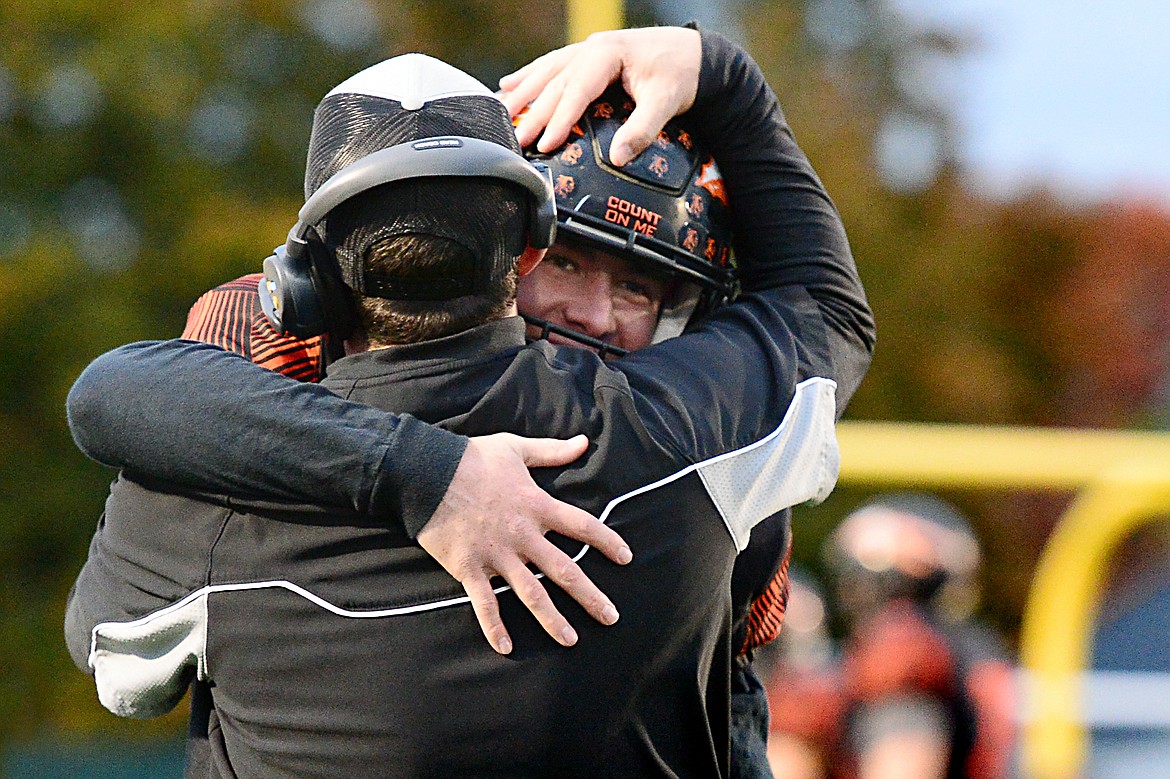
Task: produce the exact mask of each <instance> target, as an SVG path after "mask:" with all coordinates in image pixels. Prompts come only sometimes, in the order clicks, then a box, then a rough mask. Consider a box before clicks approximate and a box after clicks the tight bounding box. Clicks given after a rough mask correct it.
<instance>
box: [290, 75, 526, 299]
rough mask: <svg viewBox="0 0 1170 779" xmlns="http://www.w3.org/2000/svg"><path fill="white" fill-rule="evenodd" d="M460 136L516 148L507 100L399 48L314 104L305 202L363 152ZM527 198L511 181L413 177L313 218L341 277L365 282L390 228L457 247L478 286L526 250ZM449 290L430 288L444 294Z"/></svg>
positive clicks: (362, 287) (353, 283) (357, 284)
mask: <svg viewBox="0 0 1170 779" xmlns="http://www.w3.org/2000/svg"><path fill="white" fill-rule="evenodd" d="M443 135H460V136H465V137H470V138H477V139H480V140H484V141H489V142H492V143H496V144H499V145H500V146H503V147H505V148H507V149H510V150H511V151H513V152H515V153H516V154H520V147H519V144H518V143H517V141H516V135H515V132H514V130H513V128H512V122H511V119H510V117H509V115H508V111H507V109H506V108H505V107H504V104H503V103H502V102H500V100H499V99H498V98H496V96H495V95H494V94H492V92H491V90H489V89H488V88H487V87H486V86H484V85H483V84H482V83H480V82H479V81H478V80H476V79H475V78H473V77H472V76H469V75H468V74H466V73H464V72H463V71H461V70H459V69H457V68H454V67H452V66H451V65H448V64H446V63H445V62H441V61H440V60H437V59H434V58H433V57H428V56H426V55H424V54H404V55H402V56H399V57H394V58H392V59H388V60H385V61H383V62H380V63H378V64H377V65H373V66H371V67H369V68H367V69H365V70H363V71H361V72H360V73H357V74H355V75H353V76H351V77H350V78H348V79H346V80H345V81H343V82H341V83H340V84H338V85H337V86H336V87H334V88H333V89H332V90H331V91H330V92H329V94H327V95H326V96H325V97H324V99H322V100H321V102H320V104H319V105H318V106H317V110H316V112H315V113H314V115H313V131H312V135H311V137H310V139H309V154H308V161H307V164H306V166H305V197H306V199H308V198H309V197H310V196H312V194H313V193H314V192H316V191H317V189H318V188H319V187H320V186H321V185H322V184H324V183H325V182H326V181H327V180H328V179H329V178H330V177H331V176H332V175H334V174H335V173H337V172H338V171H340V170H342V169H343V168H345V167H347V166H348V165H350V164H352V163H354V162H356V161H358V160H360V159H362V158H363V157H365V156H367V155H369V154H372V153H374V152H377V151H380V150H382V149H386V148H389V147H391V146H397V145H398V144H402V143H409V142H412V141H416V140H420V139H423V138H431V137H435V136H443ZM525 208H526V200H525V198H524V196H523V194H522V193H521V192H520V191H519V189H518V188H516V187H513V186H512V185H509V184H506V183H503V182H498V181H495V180H493V179H484V178H464V179H458V178H451V177H446V178H420V179H410V180H407V181H400V182H395V183H392V184H386V185H382V186H378V187H375V188H373V189H370V190H367V191H366V192H363V193H361V194H360V195H357V196H355V197H353V198H351V199H350V200H348V201H346V202H345V203H343V204H342V205H340V206H338V207H337V208H335V209H333V211H331V212H330V213H329V214H328V215H327V216H326V217H325V219H324V220H323V221H322V222H321V223H320V224H318V225H315V227H317V229H318V232H319V233H320V234H321V236H322V238H323V239H324V241H325V244H326V246H327V247H328V248H330V249H331V250H332V251H333V252H334V254H335V256H336V257H337V263H338V267H339V270H340V272H341V279H342V281H344V282H345V283H346V284H347V285H348V286H349V287H351V288H352V289H354V290H356V291H358V292H361V293H364V294H372V295H376V296H381V297H396V296H395V295H391V294H386V293H381V292H380V291H379V290H375V289H367V288H366V287H367V285H366V282H365V276H364V274H363V259H364V258H365V256H366V254H367V252H368V251H369V250H370V248H371V247H372V246H374V245H375V244H377V243H378V242H380V241H382V240H385V239H386V238H390V237H392V236H396V235H403V234H422V235H432V236H439V237H442V238H446V239H448V240H451V241H454V242H456V243H458V244H460V245H462V246H464V247H465V248H466V249H468V251H470V252H471V254H472V256H473V257H475V260H476V265H477V269H476V276H477V277H479V278H478V279H477V284H476V286H477V287H479V288H482V287H481V284H480V283H481V282H482V283H486V282H487V281H488V280H491V279H498V278H502V277H503V276H504V275H506V274H507V273H509V272H510V271H511V269H512V267H513V266H514V263H515V258H516V256H517V255H519V254H520V252H521V251H522V250H523V248H524V225H525ZM447 297H451V295H438V294H436V295H435V298H437V299H438V298H447Z"/></svg>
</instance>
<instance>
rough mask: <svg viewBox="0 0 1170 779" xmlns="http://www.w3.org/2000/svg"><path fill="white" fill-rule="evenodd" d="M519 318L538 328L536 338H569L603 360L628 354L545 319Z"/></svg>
mask: <svg viewBox="0 0 1170 779" xmlns="http://www.w3.org/2000/svg"><path fill="white" fill-rule="evenodd" d="M520 316H521V317H523V318H524V321H525V322H527V323H528V324H530V325H532V326H533V327H539V328H540V335H539V336H537V337H538V338H542V339H547V338H548V334H549V333H556V334H557V335H559V336H563V337H564V338H569V339H571V340H573V341H576V342H577V343H579V344H583V345H585V346H588V347H589V348H590V349H596V350H597V355H598V356H599V357H601V359H603V360H605V359H609V358H610V357H615V358H616V357H625V356H626V355H627V354H629V353H630V350H629V349H623V348H621V347H620V346H614V345H613V344H609V343H606V342H605V341H602V340H601V339H600V338H594V337H593V336H590V335H585V334H584V333H581V332H578V331H576V330H570V329H569V328H567V327H561V326H560V325H555V324H553V323H552V322H550V321H548V320H547V319H541V318H540V317H535V316H529V315H528V314H521V315H520Z"/></svg>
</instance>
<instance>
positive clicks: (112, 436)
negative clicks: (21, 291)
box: [66, 341, 631, 654]
mask: <svg viewBox="0 0 1170 779" xmlns="http://www.w3.org/2000/svg"><path fill="white" fill-rule="evenodd" d="M66 408H67V413H68V418H69V426H70V430H71V431H72V432H73V435H74V439H75V441H76V442H77V444H78V446H79V447H80V448H81V449H82V451H84V452H85V453H86V454H87V455H89V456H90V457H92V458H94V459H96V460H98V461H99V462H104V463H106V464H109V465H115V466H119V467H122V468H124V469H126V471H127V472H128V473H132V474H135V473H137V474H145V475H148V476H150V477H152V478H156V479H164V480H167V481H171V482H174V483H176V484H180V485H184V486H188V487H193V488H197V489H202V490H206V491H213V492H222V493H228V494H234V495H237V496H242V497H259V498H266V499H275V500H282V501H289V502H300V503H317V504H323V505H328V506H335V507H338V508H342V509H348V510H352V511H357V512H359V513H362V514H367V515H371V516H375V517H381V518H383V519H385V520H386V521H390V520H391V519H392V518H395V517H403V516H423V517H430V520H429V521H428V522H426V524H425V525H420V526H417V527H405V528H404V529H405V530H406V532H407V533H408V534H409V535H411V536H412V537H418V540H419V543H420V544H421V545H422V546H423V548H425V549H426V550H427V551H428V552H429V553H430V554H431V555H432V556H433V557H434V558H435V559H436V560H438V562H439V563H440V564H442V565H443V567H444V568H445V569H447V571H448V572H450V573H451V574H452V575H453V576H454V577H455V578H456V579H458V580H459V581H460V582H461V583H462V584H463V586H464V588H465V589H466V590H467V593H468V595H469V596H470V598H471V601H472V606H473V607H474V609H475V613H476V617H477V618H478V619H479V621H480V624H481V626H482V627H483V630H484V634H485V635H486V636H487V638H488V640H489V642H491V644H492V646H493V647H494V648H495V649H496V650H497V651H500V652H502V653H504V654H506V653H507V652H509V651H510V650H511V643H510V641H509V639H508V633H507V630H506V629H505V628H504V625H503V622H502V621H501V620H500V616H499V610H498V605H497V602H496V598H495V594H494V593H493V592H492V588H491V585H490V583H489V582H490V578H491V577H492V576H496V575H499V576H502V577H503V578H504V579H505V580H507V581H508V583H509V584H510V585H512V586H513V587H514V588H515V589H516V591H517V594H518V595H520V596H521V598H522V599H523V600H524V602H525V603H526V604H527V605H528V606H529V608H530V609H531V610H532V612H533V614H534V615H536V617H537V618H538V619H539V620H540V622H541V624H542V625H544V626H545V629H546V630H548V632H549V634H550V635H552V636H553V637H554V638H556V639H557V640H558V641H560V642H561V643H563V644H565V645H566V646H568V645H572V644H573V643H575V642H576V634H575V633H574V632H573V629H572V627H571V626H570V625H569V623H568V621H567V620H565V618H564V617H563V616H561V614H560V613H559V612H558V611H557V610H556V608H555V607H554V606H553V605H552V602H551V600H549V599H548V596H547V593H545V592H544V588H543V587H542V586H540V584H539V582H538V581H537V580H536V579H535V578H534V577H533V575H532V574H531V572H530V571H529V570H528V568H527V567H526V565H525V563H532V564H534V565H536V566H537V567H538V568H539V569H540V570H542V571H544V572H545V573H546V574H547V575H548V576H549V577H550V578H551V579H552V580H553V581H555V582H557V583H558V584H559V585H560V586H561V587H562V588H564V589H565V591H566V592H568V593H569V594H570V595H571V596H572V597H573V598H574V599H576V600H577V601H578V602H580V603H581V604H582V606H584V607H585V608H586V610H587V611H589V613H590V614H592V615H593V616H594V617H595V618H596V619H598V620H599V621H601V622H603V623H605V624H612V623H613V622H615V621H616V620H617V612H616V610H614V607H613V604H612V602H611V601H610V600H609V598H607V597H606V596H605V595H604V594H603V593H602V592H601V591H600V590H599V589H597V587H596V586H594V585H593V583H592V582H591V581H589V579H588V577H586V576H585V575H584V574H583V573H581V572H580V569H579V568H578V567H577V565H576V563H573V562H572V561H571V560H569V559H568V557H567V556H566V555H565V554H564V553H563V552H561V551H560V550H559V549H557V548H556V547H555V546H554V545H553V544H552V543H550V542H549V541H548V540H547V539H546V538H545V537H544V534H545V533H547V532H550V531H552V532H557V533H560V534H562V535H566V536H568V537H570V538H575V539H577V540H579V541H582V542H583V543H586V544H589V545H591V546H595V547H596V548H597V549H599V550H600V551H601V552H602V553H603V554H605V555H606V556H607V557H609V558H610V559H611V560H613V561H614V562H617V563H620V564H624V563H627V562H629V560H630V559H631V553H630V550H629V548H628V547H627V546H626V544H625V543H624V542H623V541H622V539H621V537H620V536H618V535H617V533H615V532H614V531H613V530H611V529H610V528H608V527H607V526H606V525H604V524H603V523H601V522H600V521H599V520H597V519H596V518H595V517H593V516H592V515H590V514H588V513H587V512H585V511H582V510H580V509H578V508H576V507H574V506H571V505H569V504H567V503H562V502H560V501H558V500H555V499H554V498H552V497H551V496H549V495H548V494H547V493H545V492H544V491H543V490H541V489H540V488H539V487H537V486H536V484H535V482H533V481H532V477H531V475H530V474H529V473H528V470H527V469H528V468H529V467H541V466H552V465H563V464H566V463H569V462H572V461H573V460H575V459H577V457H579V456H580V455H581V454H582V453H583V452H584V451H585V448H586V446H587V442H586V441H585V439H584V438H583V437H578V438H577V439H572V440H569V441H559V440H555V439H525V438H520V437H519V436H514V435H509V434H498V435H493V436H482V437H477V438H472V439H467V438H465V437H463V436H460V435H456V434H454V433H450V432H448V431H445V430H441V429H439V428H435V427H431V426H430V425H426V424H423V423H422V422H420V421H418V420H417V419H414V418H413V417H410V416H409V415H393V414H386V413H384V412H381V411H377V410H375V409H373V408H370V407H368V406H363V405H360V404H356V403H350V402H347V401H344V400H342V399H341V398H339V397H337V396H336V395H334V394H333V393H331V392H329V391H328V390H326V389H324V388H323V387H321V386H319V385H316V384H308V383H301V382H296V381H293V380H291V379H288V378H285V377H283V376H280V375H278V374H276V373H273V372H271V371H267V370H264V369H263V368H260V367H258V366H256V365H254V364H253V363H251V362H249V361H248V360H246V359H244V358H243V357H240V356H239V355H235V354H233V353H231V352H225V351H223V350H222V349H219V348H217V347H214V346H210V345H208V344H202V343H196V342H192V341H164V342H145V343H138V344H130V345H128V346H123V347H120V348H118V349H115V350H113V351H112V352H108V353H107V354H105V355H102V356H101V357H99V358H98V359H96V360H95V361H94V362H93V363H91V364H90V366H89V367H87V368H86V369H85V371H84V372H83V373H82V375H81V376H80V377H79V378H78V380H77V382H76V383H75V384H74V386H73V388H72V389H71V390H70V392H69V397H68V399H67V407H66ZM212 420H214V424H213V425H211V424H208V423H209V422H210V421H212ZM212 428H214V430H218V431H230V435H228V436H227V437H219V436H217V435H215V434H214V430H212ZM428 527H430V529H431V531H430V532H420V531H424V530H426V528H428ZM517 563H518V564H517ZM534 585H535V586H534Z"/></svg>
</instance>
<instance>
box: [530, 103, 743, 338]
mask: <svg viewBox="0 0 1170 779" xmlns="http://www.w3.org/2000/svg"><path fill="white" fill-rule="evenodd" d="M633 110H634V101H633V99H632V98H631V97H630V96H629V95H627V94H626V92H625V91H624V90H623V89H622V88H621V86H620V85H615V86H612V87H610V88H609V89H608V90H607V91H606V92H605V93H604V94H603V95H602V96H601V97H599V98H598V99H597V100H595V101H594V102H593V103H591V104H590V105H589V107H588V109H586V112H585V115H584V116H583V117H581V119H580V120H579V121H578V122H577V124H576V125H574V127H573V129H572V131H571V132H570V134H569V139H568V141H566V143H565V144H564V145H563V146H562V147H561V148H559V149H557V150H556V151H555V152H552V153H551V154H540V153H538V152H536V151H535V150H534V149H529V150H527V152H526V155H527V156H528V158H529V159H531V160H533V161H539V162H543V163H545V164H546V165H548V166H549V168H550V169H551V171H552V178H553V189H554V190H555V192H556V202H557V230H558V231H559V235H560V236H565V235H568V236H571V239H579V240H581V241H585V242H588V243H590V244H593V245H596V246H599V247H601V248H602V249H605V250H606V251H609V252H611V253H614V254H616V255H618V256H621V257H625V258H627V259H630V260H633V261H635V262H639V263H646V264H649V265H650V266H651V267H652V268H654V269H655V270H658V271H665V272H666V273H667V274H668V275H669V276H670V277H671V278H672V279H675V280H677V281H678V282H681V283H677V284H676V285H675V286H676V291H675V293H674V294H672V295H671V299H670V300H669V301H667V302H666V303H664V304H663V309H662V311H661V312H660V314H659V320H658V329H657V331H656V332H655V334H654V341H655V342H658V341H661V340H664V339H666V338H670V337H673V336H676V335H678V334H680V333H681V332H682V331H683V328H684V327H685V326H686V325H687V324H688V323H689V322H690V321H692V320H694V319H696V318H698V317H701V316H703V315H705V314H707V313H708V312H710V311H711V310H712V309H713V308H715V307H716V306H718V305H721V304H723V303H725V302H727V301H729V300H731V299H732V298H733V297H734V296H735V294H736V291H737V276H736V272H735V261H734V259H733V257H732V252H731V211H730V207H729V203H728V196H727V192H726V190H725V188H724V186H723V177H722V176H721V174H720V173H719V168H718V167H717V166H716V164H715V160H714V159H713V158H712V157H711V155H710V154H708V153H707V152H706V151H705V150H704V149H703V148H702V147H701V146H700V145H699V143H698V142H697V141H696V140H695V138H694V137H693V136H692V135H691V133H690V132H689V131H688V130H687V129H686V128H685V127H684V126H683V125H682V124H680V123H679V122H678V121H677V120H672V121H671V122H669V123H667V125H666V127H665V128H664V129H663V130H662V132H660V133H659V135H658V138H657V139H655V140H654V142H653V143H651V144H650V146H649V148H647V149H646V150H645V151H643V152H642V153H641V154H640V155H638V157H636V158H635V159H633V160H631V161H630V162H628V163H627V164H626V165H624V166H622V167H620V168H619V167H616V166H614V165H613V164H612V163H611V162H610V160H609V147H610V144H611V142H612V141H613V136H614V133H616V132H617V130H618V128H619V127H621V125H622V124H623V123H624V122H625V121H626V119H628V118H629V116H630V114H631V113H632V112H633ZM525 318H526V319H528V320H529V321H530V322H533V323H534V324H536V325H537V326H540V327H547V329H551V330H553V331H554V332H560V333H562V334H563V335H567V336H570V337H574V338H577V339H578V340H582V341H584V342H586V343H588V344H589V345H591V346H595V347H597V346H599V345H601V344H599V343H594V342H593V341H594V339H589V338H587V337H584V336H582V335H581V334H579V333H575V332H571V331H568V332H565V331H564V329H563V328H558V327H556V326H553V325H550V323H547V322H544V321H543V320H535V319H534V318H532V317H525ZM546 333H547V330H546ZM607 351H608V352H609V353H615V352H616V353H619V354H620V353H622V350H619V349H616V348H614V347H609V348H608V350H607Z"/></svg>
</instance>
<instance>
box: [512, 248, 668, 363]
mask: <svg viewBox="0 0 1170 779" xmlns="http://www.w3.org/2000/svg"><path fill="white" fill-rule="evenodd" d="M666 290H667V279H666V278H665V277H664V276H659V275H657V274H653V273H651V272H649V271H646V270H643V269H642V268H641V267H639V266H638V265H635V264H634V263H632V262H630V261H628V260H625V259H623V258H621V257H618V256H616V255H614V254H611V253H609V252H606V251H604V250H601V249H596V248H593V247H590V246H588V245H586V244H583V243H568V242H566V241H563V240H562V241H557V242H556V244H555V245H554V246H553V247H552V248H551V249H549V250H548V254H547V255H545V258H544V262H542V263H540V265H538V266H536V269H535V270H534V271H532V273H530V274H528V275H527V276H524V277H523V278H521V279H520V283H519V287H518V289H517V293H516V303H517V306H518V307H519V309H520V312H521V313H523V314H528V315H529V316H535V317H539V318H541V319H547V320H548V321H550V322H552V323H553V324H556V325H560V326H562V327H567V328H570V329H572V330H576V331H578V332H581V333H584V334H585V335H588V336H592V337H594V338H598V339H600V340H602V341H605V342H606V343H609V344H612V345H614V346H618V347H621V348H622V349H628V350H630V351H633V350H635V349H641V348H642V347H644V346H649V345H650V340H651V338H652V337H653V336H654V329H655V327H657V325H658V313H659V310H660V309H661V307H662V300H663V297H664V295H665V294H666ZM529 331H530V332H529V335H530V336H531V337H536V336H537V335H539V331H538V328H535V327H532V326H531V325H530V326H529ZM549 341H551V342H553V343H557V344H563V345H566V346H581V344H579V343H577V342H576V341H573V340H571V339H568V338H564V337H562V336H559V335H557V334H556V333H551V334H550V335H549Z"/></svg>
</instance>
